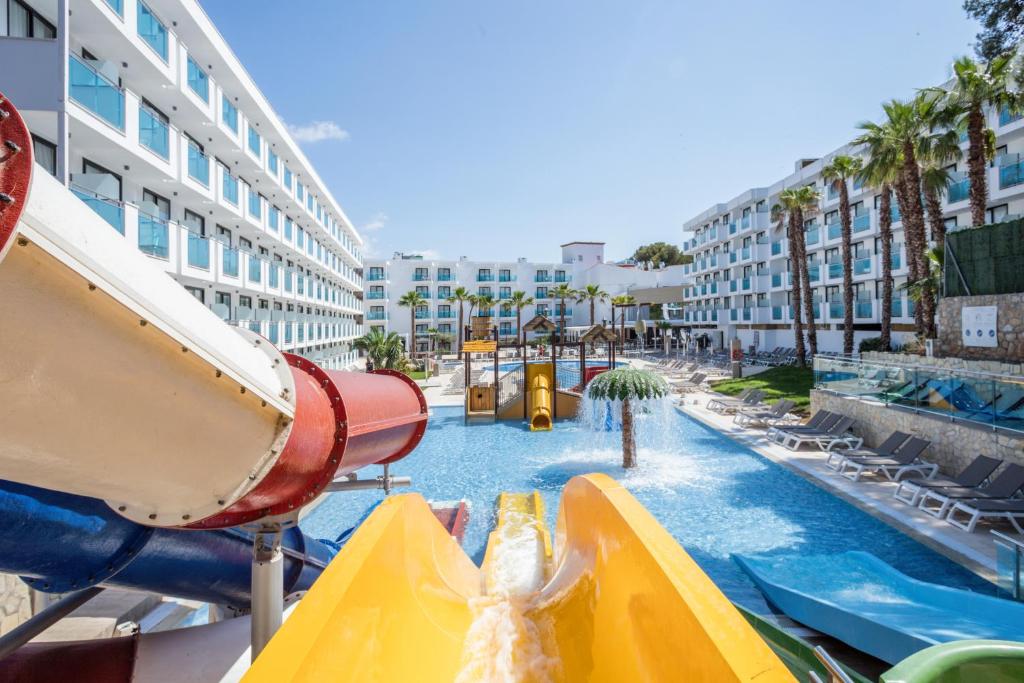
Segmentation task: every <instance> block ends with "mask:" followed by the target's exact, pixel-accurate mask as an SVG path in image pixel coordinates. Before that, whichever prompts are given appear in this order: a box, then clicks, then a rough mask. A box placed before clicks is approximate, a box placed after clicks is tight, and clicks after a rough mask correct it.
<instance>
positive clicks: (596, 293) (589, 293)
mask: <svg viewBox="0 0 1024 683" xmlns="http://www.w3.org/2000/svg"><path fill="white" fill-rule="evenodd" d="M607 299H608V292H606V291H604V290H603V289H601V286H600V285H587V286H586V287H584V288H583V289H580V290H577V292H576V303H578V304H581V303H583V302H584V301H589V302H590V324H591V326H593V324H594V307H595V305H596V304H597V302H598V301H600V302H601V303H604V302H605V301H606V300H607Z"/></svg>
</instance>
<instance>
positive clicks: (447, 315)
mask: <svg viewBox="0 0 1024 683" xmlns="http://www.w3.org/2000/svg"><path fill="white" fill-rule="evenodd" d="M437 317H438V318H445V319H451V318H454V317H456V313H455V311H438V312H437Z"/></svg>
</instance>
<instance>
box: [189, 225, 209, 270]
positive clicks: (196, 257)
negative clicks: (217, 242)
mask: <svg viewBox="0 0 1024 683" xmlns="http://www.w3.org/2000/svg"><path fill="white" fill-rule="evenodd" d="M188 265H189V266H191V267H193V268H202V269H203V270H209V269H210V243H209V242H208V241H207V240H206V239H204V238H203V236H202V235H197V234H196V233H194V232H191V231H189V233H188Z"/></svg>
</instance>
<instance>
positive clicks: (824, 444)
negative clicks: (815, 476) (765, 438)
mask: <svg viewBox="0 0 1024 683" xmlns="http://www.w3.org/2000/svg"><path fill="white" fill-rule="evenodd" d="M854 422H855V420H854V419H853V418H852V417H847V416H845V415H844V416H841V417H840V418H839V419H838V420H837V421H836V422H835V423H833V424H832V426H831V427H828V428H827V429H823V430H820V431H808V432H804V431H801V432H790V431H787V430H786V429H785V428H782V429H780V430H779V433H780V434H781V435H782V440H781V443H782V445H783V446H785V447H786V448H788V449H789V450H791V451H796V450H799V449H800V447H801V446H803V445H804V444H812V445H814V446H817V447H818V448H820V449H822V450H826V449H830V448H835V447H836V446H837V445H841V444H845V445H846V447H847V448H860V445H861V444H862V443H864V440H863V439H861V438H860V437H857V436H854V435H853V434H851V433H850V429H851V428H852V427H853V425H854Z"/></svg>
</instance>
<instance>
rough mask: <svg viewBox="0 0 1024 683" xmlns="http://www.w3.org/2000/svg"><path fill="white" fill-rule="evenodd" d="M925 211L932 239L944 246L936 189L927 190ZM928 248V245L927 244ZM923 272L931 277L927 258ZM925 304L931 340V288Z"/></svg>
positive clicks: (927, 330)
mask: <svg viewBox="0 0 1024 683" xmlns="http://www.w3.org/2000/svg"><path fill="white" fill-rule="evenodd" d="M924 202H925V209H926V210H927V212H928V227H929V228H930V229H931V233H932V234H931V238H932V240H933V241H934V242H935V243H936V245H937V246H938V245H940V244H944V243H945V241H946V223H945V221H943V220H942V202H941V201H940V200H939V193H938V192H936V191H935V189H934V188H931V189H926V190H925V193H924ZM925 247H927V244H925ZM921 261H922V267H921V270H922V271H923V273H924V277H926V278H930V277H931V270H932V264H931V261H930V260H929V259H928V258H927V256H925V257H923V258H922V259H921ZM922 301H923V303H924V309H925V310H924V312H923V313H922V315H923V316H924V324H925V330H926V334H927V335H928V337H929V338H934V337H935V306H936V302H935V291H933V290H932V289H931V287H929V288H927V290H926V291H925V292H924V297H923V299H922Z"/></svg>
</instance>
